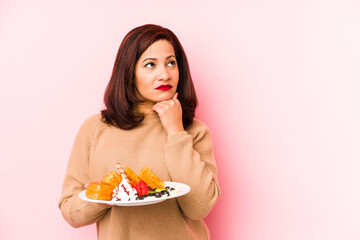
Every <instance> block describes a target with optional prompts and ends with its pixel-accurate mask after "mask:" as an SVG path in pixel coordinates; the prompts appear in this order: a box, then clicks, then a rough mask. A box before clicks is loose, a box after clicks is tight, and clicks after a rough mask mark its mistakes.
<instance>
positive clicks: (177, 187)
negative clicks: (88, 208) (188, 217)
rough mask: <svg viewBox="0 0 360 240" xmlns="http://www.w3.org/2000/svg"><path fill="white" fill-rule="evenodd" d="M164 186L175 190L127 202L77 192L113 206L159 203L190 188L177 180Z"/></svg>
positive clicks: (84, 196) (83, 197) (188, 190)
mask: <svg viewBox="0 0 360 240" xmlns="http://www.w3.org/2000/svg"><path fill="white" fill-rule="evenodd" d="M165 187H170V188H175V190H174V192H175V193H172V192H173V191H169V192H170V196H168V195H166V194H165V195H162V196H161V198H156V197H146V198H145V199H143V200H131V201H127V202H120V201H105V200H94V199H90V198H88V197H86V195H85V191H86V190H84V191H82V192H81V193H79V197H80V198H81V199H83V200H85V201H88V202H94V203H106V204H108V205H114V206H142V205H149V204H155V203H159V202H162V201H165V200H167V199H171V198H176V197H180V196H182V195H185V194H187V193H188V192H190V190H191V188H190V186H188V185H186V184H183V183H178V182H165Z"/></svg>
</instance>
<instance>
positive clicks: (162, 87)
mask: <svg viewBox="0 0 360 240" xmlns="http://www.w3.org/2000/svg"><path fill="white" fill-rule="evenodd" d="M171 88H172V86H171V85H170V84H166V85H160V86H158V87H157V88H155V89H156V90H162V91H167V90H170V89H171Z"/></svg>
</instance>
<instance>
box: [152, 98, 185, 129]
mask: <svg viewBox="0 0 360 240" xmlns="http://www.w3.org/2000/svg"><path fill="white" fill-rule="evenodd" d="M177 96H178V93H175V95H174V97H173V98H172V99H170V100H167V101H162V102H158V103H156V104H155V105H154V106H153V108H152V109H153V110H154V111H156V112H157V113H158V114H159V117H160V120H161V124H162V125H163V127H164V129H165V131H166V132H167V134H168V135H172V134H175V133H177V132H181V131H184V126H183V123H182V109H181V104H180V101H179V100H178V99H177Z"/></svg>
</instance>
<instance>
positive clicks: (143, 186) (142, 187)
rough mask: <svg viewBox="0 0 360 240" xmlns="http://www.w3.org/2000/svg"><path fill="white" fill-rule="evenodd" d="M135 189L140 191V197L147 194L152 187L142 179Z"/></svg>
mask: <svg viewBox="0 0 360 240" xmlns="http://www.w3.org/2000/svg"><path fill="white" fill-rule="evenodd" d="M135 189H136V191H137V192H138V195H139V197H141V196H144V195H147V194H148V192H149V191H150V189H149V188H148V186H147V185H146V183H145V182H144V181H143V180H141V181H140V182H138V183H137V184H136V187H135Z"/></svg>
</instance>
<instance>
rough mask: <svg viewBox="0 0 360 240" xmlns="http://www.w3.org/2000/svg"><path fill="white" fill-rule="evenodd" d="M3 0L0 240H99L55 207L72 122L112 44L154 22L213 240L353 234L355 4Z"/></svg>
mask: <svg viewBox="0 0 360 240" xmlns="http://www.w3.org/2000/svg"><path fill="white" fill-rule="evenodd" d="M120 2H121V1H103V2H101V3H100V2H99V1H85V0H78V1H70V0H62V1H41V0H35V1H25V0H24V1H19V0H2V1H1V2H0V91H1V93H0V104H1V111H0V119H1V120H0V121H1V137H0V159H1V163H2V166H1V167H0V181H1V182H2V184H3V185H2V187H1V200H0V213H1V214H0V215H1V217H0V229H1V230H0V239H10V240H12V239H55V240H56V239H59V240H60V239H89V240H91V239H95V238H96V236H95V227H94V226H89V227H85V228H80V229H73V228H72V227H70V226H69V225H67V223H66V222H65V221H64V220H63V219H62V216H61V213H60V211H59V210H58V209H57V201H58V199H59V195H60V191H61V185H62V180H63V176H64V173H65V167H66V163H67V159H68V156H69V153H70V149H71V146H72V143H73V140H74V137H75V134H76V132H77V130H78V128H79V126H80V124H81V123H82V121H83V120H84V119H85V118H87V117H88V116H90V115H91V114H93V113H95V112H98V111H99V110H100V109H101V108H102V95H103V92H104V89H105V86H106V84H107V81H108V79H109V76H110V73H111V69H112V64H113V61H114V58H115V54H116V51H117V48H118V46H119V44H120V42H121V40H122V38H123V37H124V35H125V34H126V33H127V32H128V31H129V30H130V29H131V28H133V27H135V26H138V25H141V24H144V23H156V24H160V25H163V26H166V27H169V28H170V29H172V30H173V31H174V32H175V33H176V34H177V35H178V37H179V38H180V40H181V41H182V43H183V46H184V48H185V50H186V51H187V54H188V58H189V61H190V64H191V69H192V73H193V77H194V80H195V85H196V87H197V92H198V96H199V100H200V108H199V110H198V115H197V116H198V118H200V119H202V120H203V121H204V122H206V123H207V124H208V126H209V127H210V129H211V130H212V133H213V138H214V142H215V154H216V158H217V163H218V168H219V175H220V176H219V177H220V181H221V187H222V195H221V199H220V201H219V202H218V204H217V206H216V207H215V208H214V209H213V211H212V212H211V214H210V215H209V216H208V217H207V218H206V222H207V223H208V225H209V228H210V231H211V235H212V236H213V239H244V240H304V239H307V240H319V239H327V240H340V239H341V240H342V239H347V240H355V239H356V240H359V239H360V228H359V224H360V204H359V203H360V161H359V160H360V151H359V144H360V124H359V122H360V97H359V96H360V94H359V92H360V60H359V59H360V58H359V56H360V45H359V42H360V31H359V29H360V28H359V26H360V4H359V3H358V1H355V0H353V1H351V0H345V1H344V0H333V1H325V0H316V1H312V0H299V1H280V0H274V1H245V0H238V1H235V0H234V1H221V2H220V1H219V2H215V1H209V0H208V1H203V0H200V1H172V2H169V1H155V2H152V1H134V2H136V3H125V2H131V1H123V2H124V3H120Z"/></svg>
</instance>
